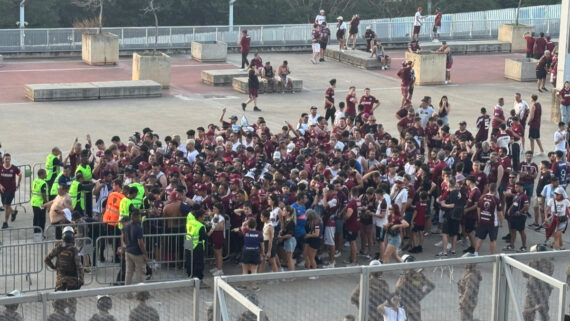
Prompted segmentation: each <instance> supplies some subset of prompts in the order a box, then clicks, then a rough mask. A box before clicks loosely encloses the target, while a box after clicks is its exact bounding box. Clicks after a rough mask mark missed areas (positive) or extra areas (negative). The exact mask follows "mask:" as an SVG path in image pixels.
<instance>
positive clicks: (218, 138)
mask: <svg viewBox="0 0 570 321" xmlns="http://www.w3.org/2000/svg"><path fill="white" fill-rule="evenodd" d="M216 141H217V142H218V141H222V142H223V141H224V138H223V137H222V136H217V137H216Z"/></svg>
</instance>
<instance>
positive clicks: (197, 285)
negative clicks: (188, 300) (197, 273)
mask: <svg viewBox="0 0 570 321" xmlns="http://www.w3.org/2000/svg"><path fill="white" fill-rule="evenodd" d="M193 299H194V304H193V305H194V309H193V310H192V313H193V314H194V321H199V319H200V306H199V304H200V279H198V278H195V279H194V298H193Z"/></svg>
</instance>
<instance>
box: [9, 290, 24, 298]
mask: <svg viewBox="0 0 570 321" xmlns="http://www.w3.org/2000/svg"><path fill="white" fill-rule="evenodd" d="M7 295H8V296H15V297H19V296H22V292H20V290H14V291H12V292H10V293H8V294H7Z"/></svg>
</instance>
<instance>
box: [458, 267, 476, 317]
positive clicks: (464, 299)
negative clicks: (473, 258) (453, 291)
mask: <svg viewBox="0 0 570 321" xmlns="http://www.w3.org/2000/svg"><path fill="white" fill-rule="evenodd" d="M481 280H482V277H481V272H480V271H479V270H478V269H476V268H475V264H467V265H465V271H464V272H463V276H461V279H460V280H459V281H458V282H457V291H458V292H459V314H460V316H461V321H471V320H473V311H474V310H475V307H476V306H477V296H478V295H479V284H480V283H481Z"/></svg>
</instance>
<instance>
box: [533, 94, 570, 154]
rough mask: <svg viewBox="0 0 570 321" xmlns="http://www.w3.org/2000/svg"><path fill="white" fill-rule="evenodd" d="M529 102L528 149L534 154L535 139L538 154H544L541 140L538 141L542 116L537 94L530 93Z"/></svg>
mask: <svg viewBox="0 0 570 321" xmlns="http://www.w3.org/2000/svg"><path fill="white" fill-rule="evenodd" d="M569 98H570V97H569ZM569 103H570V102H569ZM530 104H531V107H530V112H529V116H528V127H529V129H528V139H529V140H530V151H531V152H532V154H533V155H534V142H535V141H536V144H537V145H538V148H540V155H542V154H544V149H543V148H542V142H541V141H540V121H541V118H542V106H541V105H540V103H539V102H538V96H537V95H532V96H531V97H530Z"/></svg>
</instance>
